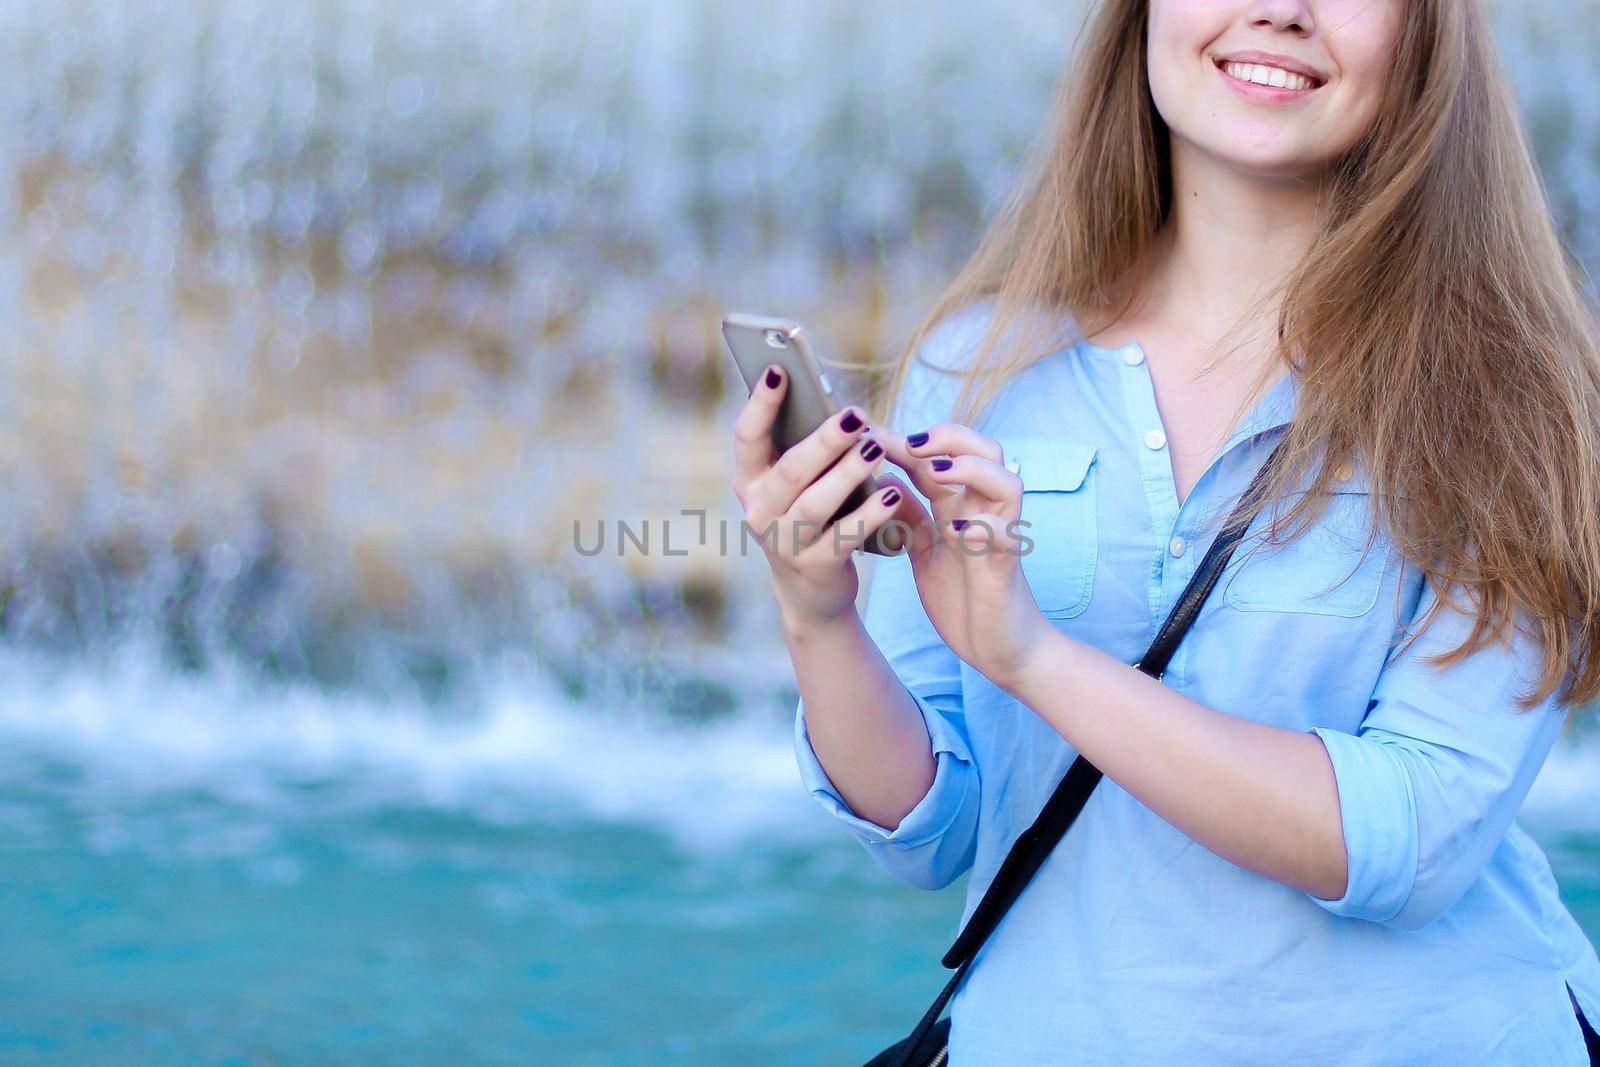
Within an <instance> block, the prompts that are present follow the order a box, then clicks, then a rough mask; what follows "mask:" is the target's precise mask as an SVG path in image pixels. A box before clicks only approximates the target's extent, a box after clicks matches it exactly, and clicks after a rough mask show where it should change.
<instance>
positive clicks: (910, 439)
mask: <svg viewBox="0 0 1600 1067" xmlns="http://www.w3.org/2000/svg"><path fill="white" fill-rule="evenodd" d="M927 443H928V431H927V430H922V431H919V432H918V433H912V434H907V435H906V444H908V445H910V446H911V447H912V448H921V447H922V446H923V445H925V444H927Z"/></svg>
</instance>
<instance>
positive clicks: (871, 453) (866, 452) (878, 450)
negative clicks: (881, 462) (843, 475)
mask: <svg viewBox="0 0 1600 1067" xmlns="http://www.w3.org/2000/svg"><path fill="white" fill-rule="evenodd" d="M881 455H883V446H882V445H880V444H879V443H878V442H876V441H874V440H872V439H870V438H869V439H868V440H867V443H866V444H864V445H862V446H861V458H862V459H864V460H866V461H867V462H868V463H871V462H872V461H873V460H875V459H877V458H878V457H879V456H881Z"/></svg>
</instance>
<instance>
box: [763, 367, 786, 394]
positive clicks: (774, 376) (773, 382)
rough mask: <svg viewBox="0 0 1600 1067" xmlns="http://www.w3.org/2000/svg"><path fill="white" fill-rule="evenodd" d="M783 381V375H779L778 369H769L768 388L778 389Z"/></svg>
mask: <svg viewBox="0 0 1600 1067" xmlns="http://www.w3.org/2000/svg"><path fill="white" fill-rule="evenodd" d="M782 381H783V375H781V374H779V373H778V369H777V368H776V367H768V368H767V388H768V389H776V388H777V387H778V386H779V384H781V383H782Z"/></svg>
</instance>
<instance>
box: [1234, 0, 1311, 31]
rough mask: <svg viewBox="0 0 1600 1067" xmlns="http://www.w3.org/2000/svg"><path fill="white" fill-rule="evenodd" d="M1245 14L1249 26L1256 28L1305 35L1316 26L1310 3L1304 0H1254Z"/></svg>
mask: <svg viewBox="0 0 1600 1067" xmlns="http://www.w3.org/2000/svg"><path fill="white" fill-rule="evenodd" d="M1246 15H1247V17H1248V19H1249V22H1250V25H1251V27H1253V28H1256V29H1273V30H1282V31H1284V32H1286V33H1293V34H1297V35H1299V36H1301V37H1307V36H1310V34H1311V32H1312V31H1313V30H1314V29H1315V28H1316V26H1315V23H1314V22H1313V20H1312V17H1311V5H1310V4H1308V3H1306V2H1305V0H1254V2H1253V3H1251V4H1250V8H1249V10H1248V12H1246Z"/></svg>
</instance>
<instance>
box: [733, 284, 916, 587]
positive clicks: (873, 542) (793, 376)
mask: <svg viewBox="0 0 1600 1067" xmlns="http://www.w3.org/2000/svg"><path fill="white" fill-rule="evenodd" d="M722 337H723V340H725V341H726V342H727V343H728V351H729V352H730V353H731V354H732V355H733V362H734V363H735V364H736V365H737V366H738V368H739V374H740V375H741V376H742V377H743V378H744V385H745V389H746V390H747V391H749V392H752V393H753V392H755V388H756V383H757V382H758V381H759V380H760V378H761V376H762V375H763V374H765V373H766V370H767V367H768V366H769V365H770V364H773V363H776V364H778V366H780V367H782V368H783V369H784V372H785V373H786V374H788V376H789V391H788V393H786V394H785V395H784V398H783V403H782V405H780V406H779V408H778V417H777V419H776V420H775V421H774V422H773V424H772V445H773V448H775V449H776V450H777V451H778V452H780V453H781V452H785V451H787V450H789V449H790V448H792V447H794V446H795V445H796V444H798V443H799V442H800V441H801V440H802V439H804V438H805V437H806V436H807V435H808V434H810V433H811V432H812V431H813V430H815V429H816V428H817V427H818V426H821V425H822V424H823V423H824V422H825V421H827V420H828V419H830V418H832V417H833V416H834V415H837V414H838V413H839V411H840V410H841V405H840V404H839V402H838V399H837V398H836V397H835V396H834V391H833V383H832V382H830V381H828V376H827V374H826V373H824V372H823V370H822V365H821V364H820V363H819V362H818V360H817V356H816V353H815V352H814V351H813V350H812V348H811V341H810V339H809V338H808V337H807V336H806V333H805V331H804V330H802V329H801V328H800V324H799V323H798V322H794V321H792V320H789V319H776V318H767V317H765V316H762V315H742V314H738V313H734V314H730V315H727V316H725V317H724V318H723V320H722ZM880 462H881V461H880ZM879 487H880V483H879V481H878V479H877V477H876V476H875V475H872V474H868V475H867V477H866V478H865V479H863V480H862V481H861V482H860V483H858V484H857V485H856V486H855V488H853V489H852V490H851V491H850V495H849V496H848V497H846V498H845V501H844V503H843V504H841V505H840V506H839V510H838V511H836V512H834V515H833V517H832V518H831V519H829V520H828V521H829V523H834V522H837V521H839V519H841V518H842V517H844V516H845V515H848V514H849V513H850V512H852V511H854V510H855V509H856V508H858V507H860V506H861V505H862V504H863V503H864V502H865V501H866V499H867V497H869V496H871V495H872V494H873V493H874V492H875V491H876V490H877V489H878V488H879ZM903 533H904V530H903V528H902V527H901V526H899V525H898V524H889V525H888V526H885V527H879V528H878V529H877V530H875V531H874V532H873V533H871V534H869V535H868V536H867V538H866V540H865V542H863V544H862V549H863V550H864V551H867V552H872V553H875V554H877V555H880V556H894V555H898V554H899V553H900V550H901V549H902V548H904V547H905V538H904V536H903Z"/></svg>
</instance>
